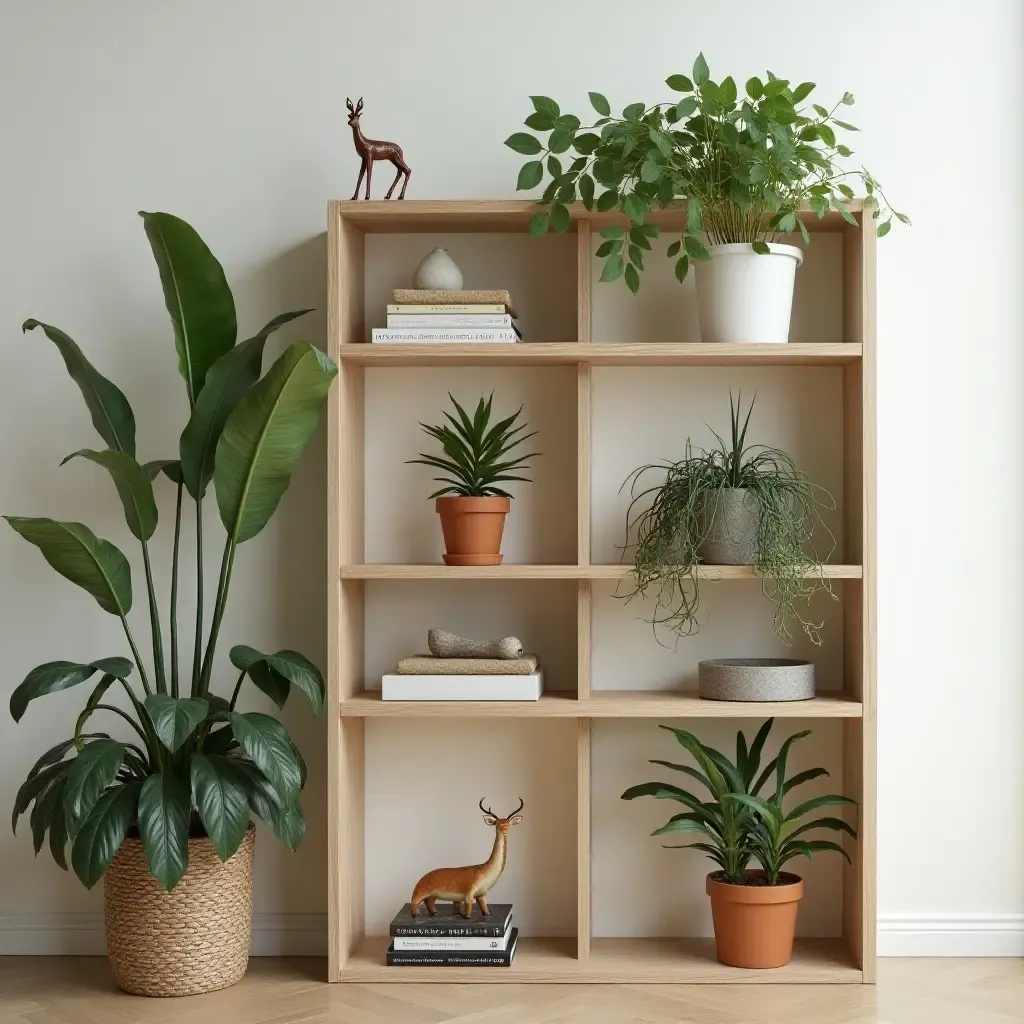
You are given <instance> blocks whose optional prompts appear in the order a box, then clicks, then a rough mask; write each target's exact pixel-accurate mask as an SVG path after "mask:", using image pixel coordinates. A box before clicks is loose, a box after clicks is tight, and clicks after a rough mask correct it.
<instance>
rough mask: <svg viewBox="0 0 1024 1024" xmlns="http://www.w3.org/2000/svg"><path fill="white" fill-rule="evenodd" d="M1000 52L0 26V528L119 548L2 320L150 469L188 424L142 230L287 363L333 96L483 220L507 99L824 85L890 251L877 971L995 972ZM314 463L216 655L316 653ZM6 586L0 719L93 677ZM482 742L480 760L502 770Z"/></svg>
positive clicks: (36, 590) (1005, 582)
mask: <svg viewBox="0 0 1024 1024" xmlns="http://www.w3.org/2000/svg"><path fill="white" fill-rule="evenodd" d="M741 8H742V10H741ZM641 11H642V13H641ZM738 25H741V29H738V27H737V26H738ZM1022 43H1024V8H1022V6H1021V5H1020V3H1019V2H1018V0H976V2H975V3H972V4H969V5H968V4H964V3H957V2H953V0H945V2H932V3H923V2H921V3H913V2H903V3H899V4H894V3H888V2H883V0H863V2H862V3H860V4H859V5H857V8H856V11H855V12H851V13H850V16H849V17H846V16H843V17H836V18H827V17H825V16H823V14H822V13H821V12H819V11H817V8H816V5H813V4H809V3H797V2H791V0H777V2H776V3H774V4H771V5H764V4H754V3H752V2H749V3H733V4H728V5H724V4H717V5H712V4H707V3H698V2H696V0H671V2H668V0H665V2H661V0H657V2H655V0H650V2H648V3H646V4H644V5H642V6H635V9H633V10H632V11H631V13H629V14H627V13H625V9H624V8H623V7H622V5H620V4H611V3H605V2H589V3H579V2H562V3H559V4H552V3H544V2H540V0H521V2H520V3H517V4H514V5H506V4H502V5H497V4H481V3H480V2H479V0H476V2H472V3H471V2H469V0H435V2H434V3H431V4H419V3H415V2H413V0H407V2H404V3H401V2H398V0H390V2H388V0H379V2H377V3H375V4H360V5H356V4H354V3H353V4H343V3H337V2H334V3H332V2H329V0H294V2H292V3H289V4H285V5H282V4H280V3H271V2H269V0H246V2H242V0H221V2H212V0H180V2H178V3H176V4H164V5H156V4H137V3H133V2H130V0H94V2H93V3H90V4H81V3H78V2H75V0H34V2H32V0H8V2H7V3H5V4H4V5H3V7H2V9H0V139H2V140H3V147H4V156H3V159H2V160H0V197H2V199H0V210H2V218H0V282H2V283H0V380H2V381H3V385H2V387H3V391H2V402H0V438H2V439H3V442H2V452H3V455H2V463H0V465H2V472H0V510H2V511H3V512H5V513H19V514H28V515H34V514H36V515H37V514H49V515H54V516H59V517H64V518H76V519H81V520H83V521H86V522H89V523H90V524H91V525H93V526H94V527H95V528H96V529H97V531H98V532H99V533H101V534H103V535H108V536H111V537H114V538H117V539H121V540H123V538H124V529H123V525H122V523H121V522H120V512H119V510H118V507H117V504H116V501H115V500H114V498H113V497H112V496H111V495H110V494H109V493H108V488H107V487H106V486H105V481H101V480H98V479H97V477H96V475H95V473H94V472H93V468H94V467H90V466H88V465H84V464H83V465H72V466H68V467H65V468H63V469H58V467H57V464H58V462H59V461H60V459H61V458H62V457H63V456H64V455H65V454H67V453H68V452H70V451H72V450H74V449H75V448H78V447H81V446H82V445H84V444H90V443H92V434H91V428H90V427H89V424H88V420H87V418H86V416H85V414H84V412H83V409H82V407H81V401H80V399H79V397H78V395H77V393H76V392H75V390H74V388H73V385H71V383H70V382H69V381H68V380H67V379H66V377H65V376H64V372H63V368H62V366H61V364H60V361H59V359H58V358H57V355H56V353H55V352H54V351H53V350H52V348H51V347H49V346H48V344H47V343H45V342H44V341H42V340H41V339H40V338H38V337H37V336H35V335H31V336H28V337H25V338H23V337H22V336H21V334H20V332H19V329H18V327H19V325H20V323H21V321H22V320H23V319H24V318H26V317H28V316H36V317H39V318H40V319H45V320H49V321H52V322H54V323H57V324H60V325H62V326H63V327H65V328H66V329H67V330H68V331H69V332H70V333H72V335H73V336H75V337H76V338H78V339H79V340H80V341H81V342H82V344H83V346H84V347H85V348H86V350H87V351H88V352H89V354H90V355H91V356H92V358H93V359H94V360H95V362H96V363H97V365H98V366H99V367H100V368H101V369H102V370H104V371H105V372H106V373H107V374H108V375H110V376H111V377H113V378H115V379H116V380H117V382H118V383H119V384H120V385H121V387H122V388H123V389H124V390H125V391H126V393H127V394H128V396H129V398H130V399H131V401H132V402H133V404H134V406H135V409H136V411H137V413H138V414H139V419H140V448H141V451H142V453H143V454H144V455H145V456H146V457H156V456H160V455H166V454H167V453H168V452H170V451H172V448H173V441H174V438H175V437H176V434H177V430H178V426H179V425H180V424H181V422H182V419H183V415H184V410H185V403H184V399H183V394H182V391H181V389H180V387H179V386H178V382H177V376H176V369H175V360H174V355H173V346H172V343H171V340H170V332H169V329H168V325H167V322H166V317H165V314H164V313H163V311H162V304H161V300H160V295H159V286H158V282H157V277H156V274H155V272H154V268H153V266H152V260H151V257H150V254H149V252H148V247H147V245H146V243H145V239H144V236H143V233H142V230H141V225H140V222H139V221H138V219H137V218H136V217H135V211H136V210H138V209H163V210H171V211H174V212H176V213H179V214H181V215H182V216H185V217H186V218H188V219H189V220H190V221H191V222H192V223H194V224H195V225H196V226H197V227H198V228H199V230H200V231H201V233H202V234H203V235H204V237H205V238H206V239H207V240H208V241H209V243H210V244H211V245H212V247H213V248H214V250H215V251H216V252H217V253H218V254H219V256H220V257H221V259H222V261H223V262H224V265H225V267H226V269H227V272H228V276H229V278H230V279H231V281H232V283H233V285H234V286H235V289H236V297H237V300H238V304H239V309H240V311H241V322H242V325H243V328H247V327H254V326H257V325H259V324H261V323H262V322H264V321H265V320H266V319H267V318H268V317H269V316H270V315H273V314H274V313H277V312H279V311H281V310H283V309H290V308H297V307H300V306H306V305H315V306H316V307H317V308H318V310H319V311H320V312H318V313H317V314H315V316H313V317H311V318H309V319H308V320H307V321H306V322H304V323H300V324H298V325H294V326H293V327H292V328H290V329H288V331H287V338H289V339H294V338H300V337H307V338H311V339H313V340H322V337H323V326H324V320H323V312H322V311H323V308H324V300H325V295H324V270H323V255H324V246H323V240H322V237H321V232H322V231H323V218H324V203H325V201H326V199H327V198H328V197H336V196H343V197H344V196H347V195H349V194H350V189H351V188H352V185H353V184H354V179H355V173H356V166H357V165H356V162H355V158H354V155H353V153H352V150H351V145H350V139H349V136H348V134H347V130H346V129H345V124H344V117H343V115H344V107H343V101H344V98H345V96H346V95H353V96H354V95H357V94H364V95H365V97H366V103H367V108H366V114H365V125H366V130H367V132H368V133H370V134H372V135H376V136H378V137H383V138H393V139H396V140H398V141H399V142H401V143H402V145H403V146H404V148H405V153H406V157H407V159H408V161H409V163H410V164H411V166H412V168H413V177H412V183H411V185H410V188H409V193H408V194H409V197H410V198H493V197H502V196H510V195H512V194H513V183H514V180H515V174H516V169H517V166H518V162H519V161H518V159H517V158H516V157H515V155H514V154H512V153H511V152H510V151H508V150H507V149H505V148H504V147H503V146H502V145H501V142H502V140H503V139H504V138H505V137H506V136H507V135H508V134H510V132H511V131H513V130H514V129H515V127H516V125H517V124H518V123H519V122H520V121H521V120H522V118H523V117H524V116H525V115H526V113H527V112H528V110H529V104H528V100H527V99H526V96H527V94H528V93H546V94H549V95H552V96H555V97H556V98H557V99H559V100H560V101H561V102H562V103H563V106H564V107H566V108H575V109H577V110H579V111H581V112H582V110H583V109H584V108H585V105H586V91H587V89H599V90H601V91H602V92H604V93H606V94H607V95H608V96H609V97H610V98H611V99H612V102H613V103H614V104H615V105H617V106H618V105H622V104H624V103H626V102H629V101H631V100H634V99H637V98H641V97H656V96H660V95H661V94H662V93H663V92H664V91H665V89H664V86H663V85H662V84H661V83H662V80H663V79H664V78H665V76H666V75H667V74H669V73H671V72H673V71H680V70H681V71H686V70H687V69H688V65H689V63H690V60H691V59H692V56H693V54H694V52H695V51H696V50H697V49H698V48H702V49H703V50H704V52H705V53H706V54H707V57H708V59H709V61H710V64H711V68H712V73H713V74H724V73H725V72H726V71H728V72H731V73H732V74H733V75H734V76H735V77H736V78H737V79H739V80H741V81H742V80H743V79H745V78H746V77H747V76H748V75H750V74H754V73H757V72H761V71H763V69H764V67H765V66H766V65H770V66H771V67H772V68H773V70H775V71H777V72H779V73H784V74H787V75H790V76H792V77H795V78H799V79H811V80H814V81H816V82H818V83H819V86H820V88H821V91H822V93H823V94H824V95H826V96H838V95H840V94H841V93H842V91H843V90H844V89H851V90H852V91H854V92H855V93H856V94H857V97H858V105H857V107H856V108H855V112H856V117H855V122H856V123H858V124H859V125H861V126H862V128H863V129H864V131H863V134H862V137H859V138H858V141H859V142H860V147H859V148H860V153H861V155H862V156H863V158H864V160H865V162H866V163H867V164H868V166H869V167H871V168H872V169H873V170H874V171H875V172H876V173H877V174H878V175H879V176H881V178H882V180H883V181H884V182H885V185H886V186H887V188H888V189H889V190H891V194H892V196H893V197H894V199H895V200H896V201H897V202H898V203H899V204H900V205H902V207H903V208H905V209H907V210H908V211H909V212H910V213H911V214H912V215H913V217H914V225H915V226H914V227H913V229H912V230H909V231H907V230H898V231H894V232H893V233H892V235H890V237H889V238H888V239H886V240H885V241H884V242H883V243H882V244H881V245H880V246H879V256H878V276H879V281H878V327H879V330H878V334H879V345H880V354H879V435H880V439H881V444H880V455H879V474H880V478H879V513H880V514H879V523H880V526H879V548H880V551H879V554H880V580H879V582H880V592H879V623H880V625H879V653H880V664H879V684H880V702H879V711H880V723H879V732H880V755H879V756H880V763H879V777H880V779H881V785H880V823H879V826H880V827H879V836H880V840H879V842H880V858H881V859H880V872H879V911H880V915H881V923H882V930H883V935H882V941H881V948H882V950H883V951H888V952H928V951H935V952H940V951H946V952H956V951H963V952H972V951H976V952H986V951H989V952H996V951H1003V952H1012V951H1014V950H1015V951H1016V952H1024V873H1022V872H1021V869H1020V865H1021V863H1022V861H1024V812H1022V811H1021V807H1024V752H1022V746H1021V743H1020V740H1019V737H1020V735H1021V727H1022V725H1024V685H1022V684H1024V679H1022V675H1024V673H1022V669H1021V665H1022V656H1024V639H1022V636H1024V634H1022V632H1021V629H1020V622H1021V620H1022V616H1024V587H1022V583H1021V577H1020V570H1021V568H1022V566H1024V542H1022V529H1021V523H1022V515H1021V514H1022V512H1024V493H1022V491H1024V469H1022V466H1024V394H1022V384H1024V354H1022V352H1024V347H1022V345H1021V337H1022V328H1024V301H1022V299H1021V294H1022V293H1021V290H1020V282H1021V280H1022V273H1024V259H1022V256H1024V251H1022V243H1021V235H1020V230H1021V225H1022V223H1024V216H1022V215H1024V203H1022V199H1021V185H1022V183H1024V181H1022V174H1021V171H1022V167H1024V161H1022V142H1021V138H1022V136H1021V132H1020V125H1021V124H1022V123H1024V116H1022V115H1024V109H1022V108H1024V99H1022V97H1024V81H1022V78H1024V72H1022V70H1021V68H1022V66H1024V62H1022V59H1021V58H1022V56H1024V55H1022ZM380 184H382V183H379V184H378V188H379V187H380ZM284 333H285V332H282V334H284ZM323 454H324V449H323V442H322V437H321V438H319V439H318V440H317V441H316V442H315V443H314V445H313V448H312V450H311V452H310V454H309V457H308V459H307V460H306V462H305V464H304V465H303V467H302V469H301V471H300V473H299V475H298V478H297V479H296V482H295V485H294V487H293V490H292V492H291V493H290V494H289V496H288V498H287V499H286V501H285V503H284V506H283V508H282V510H281V514H280V515H279V517H278V519H277V520H276V522H275V524H274V525H273V526H272V527H271V528H270V529H269V530H268V531H267V532H266V533H265V534H263V535H262V536H261V537H260V538H259V539H257V540H254V541H252V542H251V544H249V545H247V546H246V549H243V557H242V558H241V559H240V564H239V571H238V582H237V587H236V593H235V601H234V604H233V606H232V609H231V612H230V617H229V621H228V623H227V626H226V633H227V635H228V636H229V637H231V638H232V639H234V638H238V639H239V640H243V639H244V640H248V641H249V642H253V643H255V644H257V645H263V646H270V647H272V646H273V645H275V644H280V645H286V644H287V645H288V646H295V647H299V648H301V649H304V650H306V651H308V652H309V653H310V655H312V656H314V657H316V658H319V659H321V660H322V657H323V649H324V636H323V633H324V618H325V614H324V602H323V583H322V581H323V571H322V565H323V559H324V544H323V540H322V537H323V531H324V511H323V504H324V503H323V490H324V484H323V469H322V466H323ZM165 497H166V495H165ZM210 512H211V518H212V517H213V514H214V509H213V506H212V505H211V509H210ZM214 554H215V553H214V552H211V553H210V555H211V566H210V573H211V574H212V571H213V559H214ZM0 567H2V573H3V586H2V590H0V610H2V615H0V676H2V678H3V679H4V683H3V686H2V687H0V689H3V691H4V692H5V693H6V692H9V689H10V688H11V687H13V686H14V685H15V684H16V682H17V681H18V680H20V678H21V677H22V676H23V675H24V673H25V672H26V671H27V670H28V669H29V668H31V667H32V666H33V665H35V664H37V663H39V662H41V661H45V660H50V659H52V658H57V657H71V658H87V657H90V656H99V655H104V654H109V653H114V652H115V651H119V650H120V640H119V637H118V633H117V630H116V629H115V623H114V621H112V620H109V619H108V618H107V617H106V616H104V615H103V614H102V613H100V612H99V611H98V609H96V608H95V607H94V606H91V602H90V601H89V599H88V598H86V597H84V596H83V595H81V594H80V593H78V592H77V591H75V590H74V589H73V588H72V587H70V586H69V585H67V584H64V583H62V582H61V581H60V580H58V579H57V578H56V577H55V576H54V574H53V573H52V572H50V571H49V569H48V568H47V567H46V566H45V564H44V563H43V562H42V560H41V559H40V558H39V556H38V554H37V553H36V552H35V551H33V550H32V549H30V548H29V547H28V546H26V545H24V544H23V543H21V542H20V541H18V539H17V538H16V537H14V536H13V534H11V533H10V532H0ZM77 706H78V703H77V701H76V700H74V699H73V698H69V699H66V700H65V699H61V698H59V697H58V698H53V699H51V700H48V701H47V702H45V704H44V703H40V704H38V705H36V706H34V707H33V708H32V710H31V711H30V713H29V714H28V715H27V716H26V719H25V721H23V723H22V724H21V725H20V726H18V727H15V726H14V724H13V722H11V720H10V719H9V718H8V717H7V716H6V715H4V716H0V806H3V807H7V806H10V802H11V800H12V799H13V795H14V792H15V789H16V786H17V784H18V781H19V779H20V778H21V777H22V776H23V775H24V773H25V771H26V770H27V768H28V766H29V764H30V763H31V761H32V759H33V758H34V757H35V756H36V754H37V752H38V751H40V750H41V749H42V745H43V744H44V743H48V742H52V741H53V740H55V739H56V738H57V734H58V732H60V733H63V732H65V731H66V730H67V729H69V728H70V726H71V724H72V723H73V717H74V714H75V712H76V710H77ZM288 720H289V725H290V726H291V727H293V728H294V730H295V734H296V736H297V738H298V739H299V741H300V742H301V743H302V745H303V748H304V750H305V751H306V753H307V756H308V759H309V761H310V765H311V769H312V782H311V788H310V791H309V793H308V796H307V800H306V806H307V809H308V814H309V817H310V819H311V828H310V835H309V839H308V841H307V844H306V846H305V847H304V848H303V850H302V851H301V852H300V854H299V855H298V856H296V857H294V858H292V857H290V856H288V855H287V854H285V853H284V852H283V851H281V850H280V849H278V848H277V847H275V846H274V844H272V843H271V842H262V843H261V844H260V845H261V848H260V853H259V858H258V860H259V863H258V879H257V887H258V889H257V909H258V911H259V917H258V940H257V945H258V947H259V948H262V949H267V950H272V949H280V948H289V949H303V948H315V947H316V946H317V945H318V944H320V943H321V942H322V939H321V929H322V918H321V917H320V916H319V915H320V914H321V913H322V911H323V906H324V897H325V892H326V880H325V877H324V870H323V863H324V855H325V837H324V829H323V825H322V811H323V806H324V760H325V754H324V744H323V739H322V726H321V725H319V724H317V723H312V722H311V721H310V720H309V717H308V715H307V714H306V713H305V712H304V711H303V709H301V708H299V707H296V708H294V709H290V711H289V715H288ZM407 742H409V743H411V742H413V740H412V738H411V737H410V738H408V740H407ZM510 743H512V748H513V749H510V750H509V751H508V756H509V757H510V758H515V757H528V754H529V749H530V748H529V746H528V745H524V744H523V743H518V744H517V743H513V742H512V741H511V740H510ZM378 768H380V765H378V764H377V763H376V762H374V770H377V769H378ZM513 795H515V794H513ZM596 806H597V805H596ZM23 827H24V826H23ZM0 879H2V880H3V881H2V882H0V950H10V951H14V950H16V949H26V950H27V949H30V948H38V949H66V950H69V951H72V950H76V949H86V948H95V946H96V944H97V942H98V941H99V937H98V931H97V927H96V926H97V921H98V917H97V913H98V911H99V909H100V898H99V893H98V892H94V893H85V892H83V891H82V890H81V889H80V887H79V886H78V885H77V883H76V881H75V880H74V879H73V878H68V877H66V876H64V875H62V874H61V873H60V872H59V871H58V870H57V869H56V868H55V867H53V865H52V864H51V863H50V862H49V860H48V859H45V858H43V857H40V858H39V860H38V861H33V859H32V852H31V844H30V841H29V840H28V838H27V836H26V835H25V834H24V832H23V833H22V834H21V835H19V837H18V838H17V839H15V838H14V837H12V836H11V835H10V834H9V833H7V834H5V833H3V832H0Z"/></svg>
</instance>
